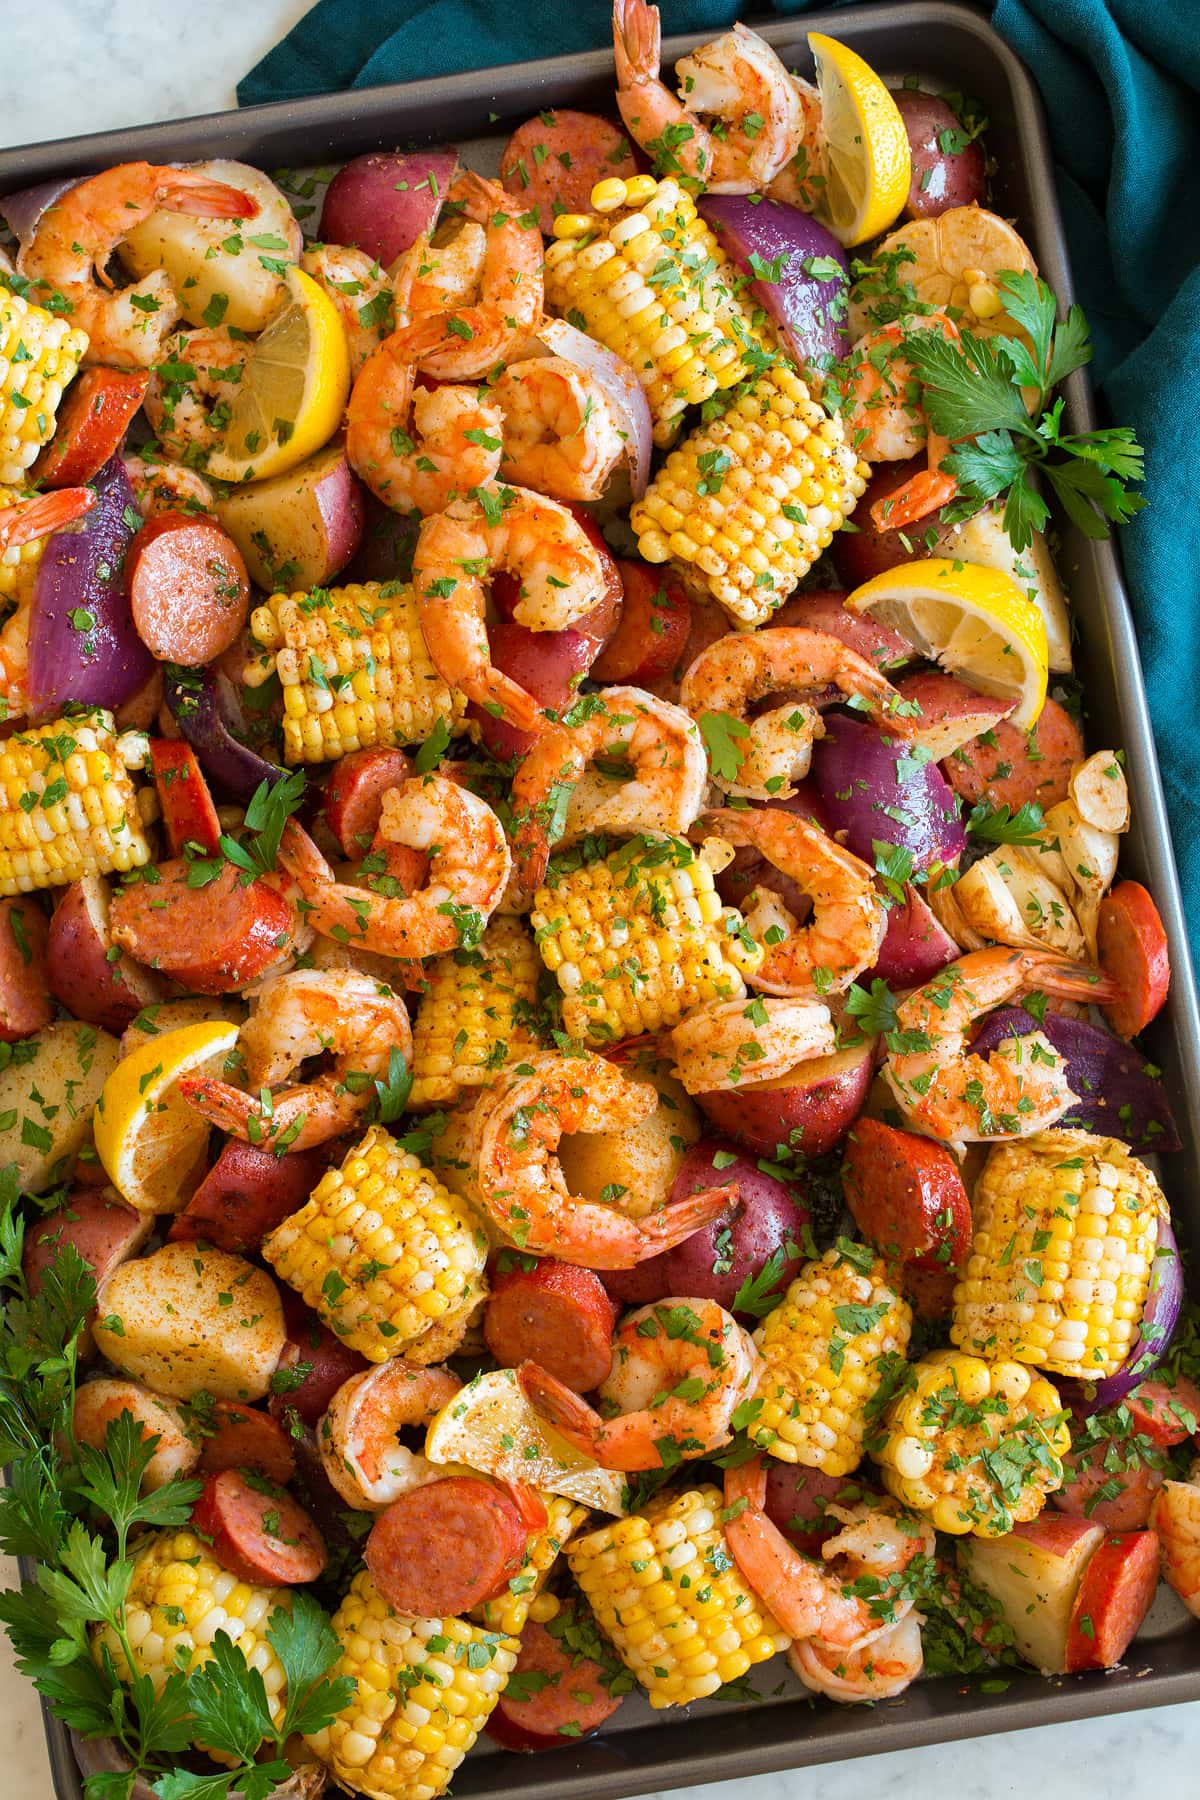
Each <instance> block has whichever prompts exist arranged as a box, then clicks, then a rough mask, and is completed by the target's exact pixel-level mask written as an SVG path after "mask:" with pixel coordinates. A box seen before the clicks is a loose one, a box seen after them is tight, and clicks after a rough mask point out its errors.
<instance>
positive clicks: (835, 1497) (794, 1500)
mask: <svg viewBox="0 0 1200 1800" xmlns="http://www.w3.org/2000/svg"><path fill="white" fill-rule="evenodd" d="M765 1461H766V1463H767V1500H766V1506H765V1508H764V1510H765V1512H766V1515H767V1517H768V1519H770V1521H771V1523H772V1524H773V1525H775V1526H777V1527H778V1529H779V1530H780V1531H782V1532H783V1534H784V1536H785V1537H786V1538H788V1539H789V1540H790V1541H791V1542H792V1543H793V1544H795V1546H796V1548H797V1550H802V1551H803V1552H804V1554H805V1556H816V1557H819V1556H820V1554H821V1545H822V1544H823V1543H824V1542H825V1541H826V1539H827V1538H831V1537H833V1536H834V1534H835V1533H836V1532H839V1531H841V1530H842V1528H843V1527H842V1524H841V1521H840V1520H839V1519H831V1518H827V1516H826V1509H827V1508H828V1507H829V1506H830V1504H838V1503H840V1504H842V1505H847V1504H849V1502H850V1501H851V1500H852V1499H857V1498H858V1497H859V1496H860V1495H861V1494H862V1492H863V1489H862V1485H861V1484H860V1482H859V1480H858V1478H857V1476H847V1475H826V1474H825V1473H824V1472H823V1471H822V1470H821V1469H809V1468H806V1467H805V1466H804V1464H803V1463H785V1462H780V1461H779V1460H778V1458H777V1457H774V1456H768V1457H767V1458H765Z"/></svg>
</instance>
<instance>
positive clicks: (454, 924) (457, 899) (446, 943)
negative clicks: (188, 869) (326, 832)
mask: <svg viewBox="0 0 1200 1800" xmlns="http://www.w3.org/2000/svg"><path fill="white" fill-rule="evenodd" d="M379 835H380V836H381V837H382V839H383V840H384V842H385V843H388V842H390V843H396V844H407V845H408V846H409V848H410V849H412V850H421V851H424V853H425V854H426V855H427V856H428V858H429V871H428V874H427V876H426V885H425V886H424V887H423V888H421V889H420V890H419V891H418V892H417V893H415V894H402V893H396V892H394V891H393V890H394V887H395V883H394V882H393V881H390V880H389V879H388V877H386V876H383V877H376V876H368V877H367V882H368V885H367V886H366V887H351V886H350V885H349V884H348V883H346V882H341V881H338V879H337V877H336V876H335V875H334V872H333V870H332V869H331V868H330V866H329V864H328V863H327V862H326V861H325V858H324V857H323V856H322V855H321V852H320V851H319V850H318V849H317V846H316V845H315V844H314V843H313V841H312V839H311V838H310V837H309V836H308V833H307V832H306V831H304V830H303V829H302V827H301V826H299V825H297V823H296V821H295V820H294V819H289V820H288V822H287V825H286V826H285V827H284V834H283V843H282V846H281V852H280V859H281V861H282V862H283V864H284V867H285V868H287V869H288V871H289V872H290V873H291V874H292V876H293V877H294V878H295V880H296V881H297V882H298V883H299V886H300V888H301V890H302V891H303V894H304V899H305V903H306V917H307V922H308V924H309V925H311V926H312V928H313V930H314V931H318V932H320V933H321V934H322V936H324V937H332V938H337V939H340V940H341V941H342V942H344V943H349V944H351V945H353V944H358V945H360V946H361V947H362V949H364V950H374V951H377V952H378V953H379V954H380V955H382V956H397V957H423V956H444V955H446V954H447V953H448V952H449V951H451V950H471V949H473V948H474V947H475V945H476V944H477V943H478V942H479V939H480V937H481V936H482V933H483V928H484V926H485V925H486V924H487V922H488V920H489V918H490V917H491V915H492V914H493V913H494V912H495V910H496V908H497V906H498V905H499V903H500V898H501V896H502V895H503V893H504V888H505V884H506V883H507V881H508V875H509V870H510V868H511V866H512V859H511V857H510V855H509V849H508V840H507V839H506V837H505V835H504V827H503V825H501V823H500V821H499V819H498V818H497V817H496V815H495V813H494V812H493V811H492V809H491V807H490V806H488V805H487V804H486V802H485V801H483V800H480V799H477V798H476V796H475V795H474V794H472V793H469V792H468V790H467V789H466V788H461V787H458V786H456V785H455V783H454V782H452V781H446V780H445V779H444V778H443V777H442V776H440V775H418V776H414V777H413V778H412V779H411V780H409V781H404V782H401V783H400V784H399V786H397V787H393V788H389V789H388V791H387V793H386V794H385V795H384V797H383V815H382V817H381V819H380V823H379ZM372 884H374V885H372Z"/></svg>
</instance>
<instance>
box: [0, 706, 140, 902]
mask: <svg viewBox="0 0 1200 1800" xmlns="http://www.w3.org/2000/svg"><path fill="white" fill-rule="evenodd" d="M151 854H152V852H151V848H150V844H149V842H148V841H147V839H146V836H145V833H144V832H143V830H142V821H141V818H140V817H139V814H138V801H137V793H136V790H135V789H134V785H133V782H132V780H131V778H130V774H129V770H128V769H127V768H126V766H125V762H124V760H123V758H122V753H121V746H120V744H119V742H118V739H117V735H116V731H115V729H114V726H113V720H112V714H111V713H107V712H102V711H100V710H99V709H97V710H95V711H93V712H89V713H81V714H80V715H79V717H78V718H71V719H54V720H52V721H51V722H50V723H49V724H47V725H37V726H34V727H33V728H32V729H30V730H28V731H20V732H16V733H14V735H13V736H12V737H10V738H6V739H5V740H4V741H3V742H2V743H0V895H3V894H27V893H31V892H32V891H33V890H34V889H35V888H48V887H64V886H66V885H67V883H69V882H72V881H78V880H79V879H80V877H81V876H83V875H107V874H110V873H111V872H112V871H113V870H116V869H134V868H139V867H140V866H141V865H142V864H143V863H148V862H149V861H150V857H151Z"/></svg>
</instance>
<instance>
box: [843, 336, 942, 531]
mask: <svg viewBox="0 0 1200 1800" xmlns="http://www.w3.org/2000/svg"><path fill="white" fill-rule="evenodd" d="M933 330H937V331H941V333H942V335H943V337H945V338H946V339H948V341H949V342H950V343H953V344H956V343H957V342H958V341H959V331H958V326H957V325H956V324H955V323H954V320H953V319H951V318H950V317H949V316H948V315H947V314H946V313H941V312H933V313H926V314H916V315H914V316H913V317H911V318H907V319H905V320H903V321H897V322H896V323H894V324H891V325H882V326H880V327H879V329H878V330H876V331H869V332H867V334H866V336H865V337H861V338H860V339H859V340H858V342H857V343H856V344H855V345H854V347H853V349H852V350H851V351H850V354H849V356H848V357H847V358H846V361H845V363H844V364H843V365H842V367H841V369H840V371H838V372H837V373H835V374H834V375H832V376H830V377H828V378H827V379H826V382H825V386H824V387H823V389H822V397H823V398H824V399H825V401H826V402H827V404H829V405H831V406H834V407H836V409H837V410H838V411H840V413H841V414H842V421H843V424H844V426H845V430H846V437H847V441H848V442H849V443H850V444H851V445H852V446H853V448H854V449H855V450H856V451H857V452H858V454H859V455H860V456H862V457H865V458H866V460H867V461H868V462H870V463H875V462H904V461H905V460H906V459H907V458H908V457H910V456H916V455H918V454H919V453H920V451H921V450H922V449H923V450H924V451H925V457H926V467H925V468H924V469H919V470H918V471H917V473H916V474H915V475H912V476H910V478H909V479H908V481H906V482H905V483H904V484H903V486H901V487H899V488H896V489H895V490H894V491H893V492H892V493H890V494H888V495H887V496H886V498H885V499H882V500H877V501H876V502H875V504H874V506H873V507H872V509H871V518H872V520H873V522H874V524H875V526H876V527H877V528H878V529H879V530H889V531H890V530H899V529H901V528H902V527H904V526H905V525H913V524H915V523H916V522H917V520H918V519H923V518H924V517H925V516H926V514H927V513H931V512H934V511H935V510H936V509H937V508H938V507H939V506H945V505H946V503H947V502H948V501H950V500H953V499H954V497H955V495H956V494H957V493H958V484H957V482H956V481H955V479H954V477H953V476H952V475H949V474H947V473H945V472H944V471H943V470H942V468H941V463H942V459H943V458H944V457H945V456H946V455H947V454H948V453H949V450H950V440H949V438H946V437H942V436H941V434H940V433H938V432H936V431H934V429H933V427H932V426H931V425H930V423H929V421H928V419H927V418H926V416H925V408H924V404H923V395H922V389H921V383H920V381H919V380H918V378H917V376H916V374H915V373H914V371H913V367H912V364H911V363H910V362H909V361H908V359H907V357H906V356H905V355H904V340H905V338H906V336H907V335H908V333H909V332H911V331H933Z"/></svg>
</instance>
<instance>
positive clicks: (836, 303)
mask: <svg viewBox="0 0 1200 1800" xmlns="http://www.w3.org/2000/svg"><path fill="white" fill-rule="evenodd" d="M700 211H701V213H702V214H703V215H704V217H705V218H706V219H707V221H708V223H709V224H710V225H711V226H712V228H713V230H714V231H715V232H716V234H717V238H718V240H719V241H720V244H721V248H722V249H723V250H725V251H726V252H727V253H728V255H729V256H730V257H732V259H733V261H734V262H735V263H736V264H737V267H738V268H739V269H740V270H741V272H742V274H743V275H747V276H750V277H751V278H752V279H751V281H750V293H751V296H752V297H753V298H754V299H755V300H757V301H758V303H759V305H760V306H763V307H765V308H766V310H767V312H768V313H769V314H770V316H771V319H772V321H773V322H774V324H775V326H776V328H777V329H778V331H779V334H780V336H781V337H782V338H783V341H784V343H785V344H786V345H787V347H788V349H789V350H790V351H791V353H792V355H793V356H794V357H795V359H796V361H797V363H798V364H799V365H800V372H801V374H806V375H817V376H819V375H820V374H821V372H822V371H823V370H825V369H827V368H828V367H829V365H830V364H831V363H833V362H836V361H838V359H839V358H841V357H843V356H845V354H846V352H847V351H848V350H849V348H850V337H849V333H848V331H847V329H846V313H847V305H846V294H847V290H848V282H849V273H848V271H849V264H848V263H847V260H846V252H845V251H844V250H843V249H842V247H841V245H840V244H839V243H838V242H837V240H836V238H833V237H831V236H830V234H829V232H827V231H826V229H825V227H824V226H823V225H820V224H818V222H817V221H816V219H814V218H812V217H811V215H810V214H808V213H805V212H801V211H800V209H799V207H796V206H787V205H785V204H784V202H783V201H782V200H766V199H764V198H762V197H761V196H760V195H757V194H706V195H705V196H704V198H703V199H702V200H701V202H700Z"/></svg>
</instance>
